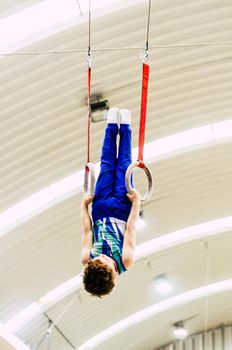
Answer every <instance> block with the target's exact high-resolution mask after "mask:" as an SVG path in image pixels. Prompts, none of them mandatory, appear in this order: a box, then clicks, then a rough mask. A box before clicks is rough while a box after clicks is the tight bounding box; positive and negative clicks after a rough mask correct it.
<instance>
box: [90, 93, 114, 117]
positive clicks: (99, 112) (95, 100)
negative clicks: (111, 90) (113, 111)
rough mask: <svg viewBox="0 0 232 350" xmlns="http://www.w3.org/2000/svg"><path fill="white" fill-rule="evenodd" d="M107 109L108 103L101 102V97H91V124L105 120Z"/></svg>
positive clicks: (105, 101)
mask: <svg viewBox="0 0 232 350" xmlns="http://www.w3.org/2000/svg"><path fill="white" fill-rule="evenodd" d="M109 108H110V106H109V102H108V101H107V100H103V99H102V96H101V95H95V96H91V99H90V109H91V121H92V122H93V123H97V122H101V121H103V120H106V119H107V113H108V110H109Z"/></svg>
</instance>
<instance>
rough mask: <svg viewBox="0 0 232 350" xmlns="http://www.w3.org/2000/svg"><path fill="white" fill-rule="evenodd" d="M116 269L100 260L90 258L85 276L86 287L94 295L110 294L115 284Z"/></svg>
mask: <svg viewBox="0 0 232 350" xmlns="http://www.w3.org/2000/svg"><path fill="white" fill-rule="evenodd" d="M114 279H115V275H114V271H113V270H112V268H111V267H109V266H108V265H107V264H104V263H103V262H101V261H100V260H89V261H88V263H87V265H86V267H85V269H84V276H83V283H84V288H85V290H86V291H87V292H89V293H91V294H92V295H95V296H98V297H99V298H101V296H103V295H106V294H109V293H110V292H111V291H112V289H113V288H114V286H115V283H114Z"/></svg>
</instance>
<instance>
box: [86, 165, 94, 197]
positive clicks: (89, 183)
mask: <svg viewBox="0 0 232 350" xmlns="http://www.w3.org/2000/svg"><path fill="white" fill-rule="evenodd" d="M95 182H96V181H95V171H94V165H93V163H87V164H86V166H85V175H84V191H85V195H89V196H91V197H94V192H95Z"/></svg>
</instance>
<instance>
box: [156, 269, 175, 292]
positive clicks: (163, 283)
mask: <svg viewBox="0 0 232 350" xmlns="http://www.w3.org/2000/svg"><path fill="white" fill-rule="evenodd" d="M155 289H156V291H157V292H158V293H159V294H161V295H168V294H170V293H171V292H172V286H171V284H170V283H169V281H168V279H167V276H166V275H164V274H162V275H159V276H157V277H156V278H155Z"/></svg>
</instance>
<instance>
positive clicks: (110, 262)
mask: <svg viewBox="0 0 232 350" xmlns="http://www.w3.org/2000/svg"><path fill="white" fill-rule="evenodd" d="M93 260H100V261H101V262H102V263H103V264H106V265H108V266H109V267H110V268H111V269H112V270H113V271H114V272H115V276H117V275H118V274H119V273H118V270H117V267H116V263H115V262H114V260H113V259H111V258H110V257H109V256H107V255H105V254H100V255H99V256H98V257H96V258H94V259H93Z"/></svg>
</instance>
